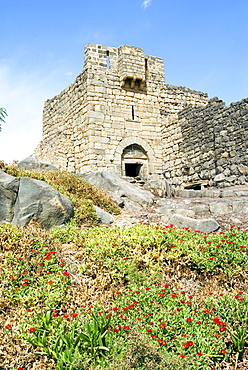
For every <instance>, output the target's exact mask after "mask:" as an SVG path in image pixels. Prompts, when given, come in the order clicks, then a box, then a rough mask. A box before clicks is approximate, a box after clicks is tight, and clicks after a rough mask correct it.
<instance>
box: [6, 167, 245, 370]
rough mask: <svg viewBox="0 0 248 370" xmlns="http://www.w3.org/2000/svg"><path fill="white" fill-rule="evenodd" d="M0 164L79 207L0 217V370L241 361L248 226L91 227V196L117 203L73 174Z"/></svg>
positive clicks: (110, 369)
mask: <svg viewBox="0 0 248 370" xmlns="http://www.w3.org/2000/svg"><path fill="white" fill-rule="evenodd" d="M1 167H2V169H3V170H4V171H6V172H7V173H9V174H11V175H14V176H29V177H33V178H36V179H39V180H45V181H46V182H48V183H50V184H51V185H53V186H54V187H56V188H57V189H58V190H59V191H60V192H61V193H63V194H65V195H66V196H68V197H69V198H70V199H71V200H72V202H73V204H74V207H75V218H74V219H73V220H71V221H70V222H69V223H68V224H67V225H66V226H65V227H63V228H61V227H56V228H53V229H52V230H50V231H46V230H42V229H40V228H39V225H37V224H35V223H34V222H33V223H30V224H29V225H28V226H27V227H15V226H12V225H0V289H1V291H2V295H1V296H0V338H1V341H0V363H1V366H3V368H4V369H5V368H6V369H7V368H8V369H12V370H27V369H30V368H42V369H49V370H94V369H103V370H131V369H139V370H141V369H156V370H160V369H165V368H166V369H174V370H178V369H179V370H180V369H186V370H187V369H192V370H198V369H199V370H211V369H227V368H233V369H243V367H242V366H243V364H244V361H246V360H247V357H248V350H247V344H248V343H247V342H248V334H247V332H248V331H247V325H248V295H247V282H248V278H247V276H248V275H247V271H248V230H243V231H242V230H240V229H236V228H235V227H233V226H232V227H230V230H229V231H228V232H224V231H221V232H218V233H213V234H211V235H206V234H204V233H201V232H196V231H195V232H193V231H190V230H188V229H177V228H175V227H174V226H173V225H169V226H155V225H146V224H137V225H134V226H133V227H131V228H125V227H123V228H120V227H116V226H106V227H103V226H98V225H97V224H96V221H95V214H94V210H93V206H92V205H93V204H96V205H98V206H100V207H101V208H104V209H105V210H107V211H109V212H115V213H118V212H119V209H118V208H117V207H116V206H115V204H114V203H113V202H112V201H111V199H110V198H109V197H107V196H106V194H104V193H103V192H101V191H100V190H98V189H96V188H94V187H93V186H91V185H89V184H88V183H86V182H84V181H83V180H82V179H81V178H79V177H77V176H75V175H72V174H68V173H65V172H48V173H44V172H43V173H39V174H38V173H33V172H29V171H25V170H22V169H18V168H16V167H8V166H5V165H4V164H1ZM83 225H84V226H83Z"/></svg>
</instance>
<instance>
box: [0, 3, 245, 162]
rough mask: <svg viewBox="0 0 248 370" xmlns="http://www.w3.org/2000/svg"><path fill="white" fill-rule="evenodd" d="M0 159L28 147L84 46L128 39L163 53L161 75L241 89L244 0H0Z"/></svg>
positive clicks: (239, 92) (239, 95)
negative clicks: (2, 118) (2, 111)
mask: <svg viewBox="0 0 248 370" xmlns="http://www.w3.org/2000/svg"><path fill="white" fill-rule="evenodd" d="M0 11H1V24H0V107H5V108H6V109H7V112H8V117H7V119H6V123H5V124H2V132H1V133H0V160H1V159H3V160H5V162H7V163H11V162H12V161H13V160H15V159H16V160H21V159H23V158H25V157H27V156H28V155H31V154H32V153H33V150H34V149H35V147H36V146H37V144H38V142H39V141H40V140H41V135H42V109H43V103H44V101H45V100H46V99H50V98H52V97H53V96H54V95H56V94H58V93H60V91H61V90H63V89H64V88H66V87H67V86H68V85H69V84H70V83H71V82H73V81H74V79H75V77H76V76H77V75H78V74H79V73H80V72H81V71H82V68H83V55H84V46H85V45H86V44H87V43H97V44H102V45H106V46H113V47H118V46H120V45H123V44H125V45H133V46H138V47H141V48H143V49H144V51H145V53H146V54H149V55H154V56H158V57H161V58H163V59H164V63H165V73H166V81H167V83H169V84H171V85H177V86H186V87H189V88H191V89H195V90H200V91H203V92H206V93H208V94H209V97H210V98H211V97H214V96H218V97H219V98H221V99H222V100H224V101H225V102H226V104H230V103H231V102H234V101H238V100H241V99H243V98H245V97H248V47H247V40H248V21H247V19H248V0H49V1H48V0H0Z"/></svg>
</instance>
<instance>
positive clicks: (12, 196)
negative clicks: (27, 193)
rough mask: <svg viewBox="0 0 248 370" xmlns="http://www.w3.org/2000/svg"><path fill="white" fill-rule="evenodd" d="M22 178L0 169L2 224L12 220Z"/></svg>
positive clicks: (0, 216)
mask: <svg viewBox="0 0 248 370" xmlns="http://www.w3.org/2000/svg"><path fill="white" fill-rule="evenodd" d="M19 182H20V179H19V178H17V177H14V176H10V175H8V174H7V173H5V172H3V171H2V170H0V224H1V223H3V222H11V221H12V219H13V217H14V206H15V202H16V199H17V194H18V190H19Z"/></svg>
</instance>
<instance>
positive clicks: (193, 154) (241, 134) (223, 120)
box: [163, 98, 248, 188]
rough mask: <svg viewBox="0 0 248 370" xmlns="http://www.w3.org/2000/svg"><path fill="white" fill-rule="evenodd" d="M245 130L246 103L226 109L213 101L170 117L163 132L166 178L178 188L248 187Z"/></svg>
mask: <svg viewBox="0 0 248 370" xmlns="http://www.w3.org/2000/svg"><path fill="white" fill-rule="evenodd" d="M168 128H169V133H168ZM247 128H248V99H243V100H242V101H240V102H237V103H232V104H230V105H229V106H228V107H226V106H225V104H224V103H223V102H222V101H221V100H219V99H218V98H214V99H212V100H211V101H210V102H209V103H208V104H207V105H206V106H204V107H188V108H186V109H184V110H182V111H180V112H179V113H178V114H177V115H174V116H170V117H169V119H168V121H167V124H165V126H164V130H163V136H164V140H165V145H164V154H163V155H164V162H165V166H164V170H165V176H166V178H168V179H170V181H171V183H172V184H173V185H175V186H177V187H181V188H185V187H191V186H192V187H196V186H199V187H200V186H210V187H226V186H232V185H238V184H245V183H247V182H248V166H247V165H248V163H247V155H248V144H247V142H248V130H247ZM170 132H175V134H174V139H173V140H172V142H171V141H170V138H171V135H170ZM166 158H168V160H166Z"/></svg>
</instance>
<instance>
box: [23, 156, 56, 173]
mask: <svg viewBox="0 0 248 370" xmlns="http://www.w3.org/2000/svg"><path fill="white" fill-rule="evenodd" d="M18 167H19V168H23V169H24V170H28V171H35V172H40V171H57V170H58V168H57V167H55V166H53V165H52V164H50V163H48V162H44V161H39V160H38V159H37V158H36V157H35V156H33V155H30V156H29V157H27V158H24V159H23V160H22V161H20V162H19V163H18Z"/></svg>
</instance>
